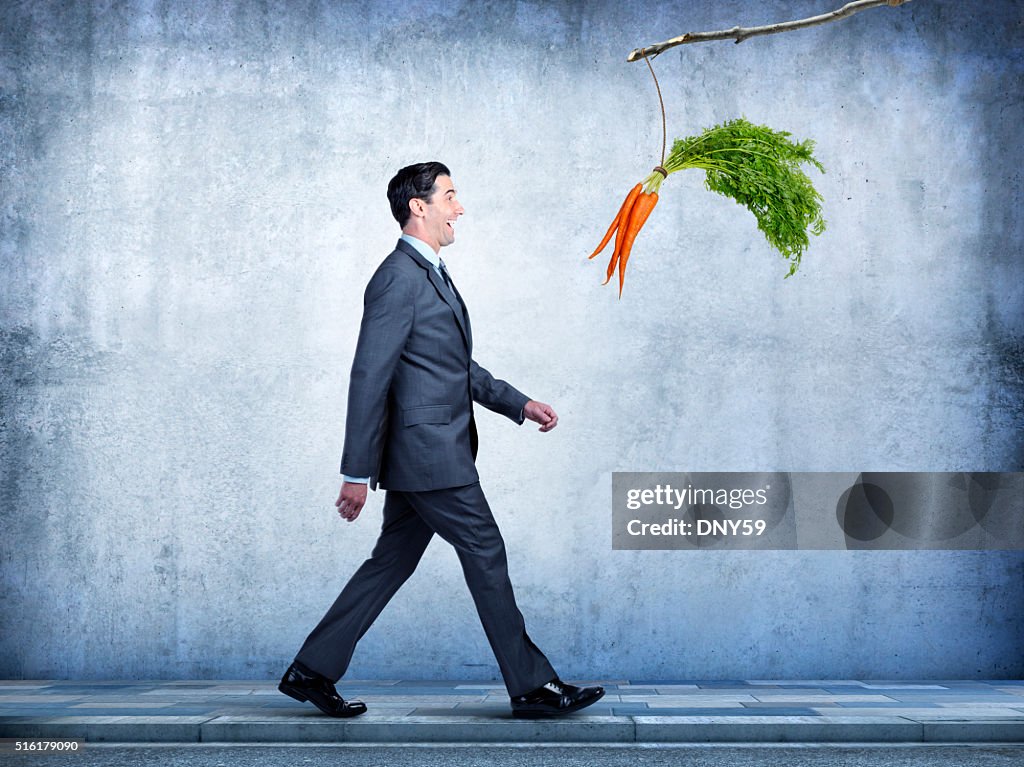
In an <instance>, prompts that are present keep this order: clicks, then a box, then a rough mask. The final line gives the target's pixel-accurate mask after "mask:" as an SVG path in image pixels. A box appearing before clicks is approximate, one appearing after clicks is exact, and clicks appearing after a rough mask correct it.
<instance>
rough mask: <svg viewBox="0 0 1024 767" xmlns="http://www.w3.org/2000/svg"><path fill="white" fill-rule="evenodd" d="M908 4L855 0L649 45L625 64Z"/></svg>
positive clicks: (895, 0) (898, 0)
mask: <svg viewBox="0 0 1024 767" xmlns="http://www.w3.org/2000/svg"><path fill="white" fill-rule="evenodd" d="M909 2H910V0H855V1H854V2H852V3H847V4H846V5H844V6H843V7H842V8H838V9H837V10H834V11H831V12H830V13H823V14H821V15H820V16H811V17H810V18H808V19H798V20H796V21H783V22H780V23H778V24H766V25H765V26H762V27H733V28H732V29H722V30H719V31H718V32H687V33H686V34H685V35H680V36H679V37H673V38H672V39H671V40H666V41H665V42H663V43H656V44H654V45H648V46H647V47H646V48H636V49H635V50H634V51H633V52H632V53H630V54H629V56H627V57H626V61H640V60H641V59H642V58H643V57H644V54H647V55H648V56H657V55H658V54H659V53H662V52H664V51H667V50H668V49H669V48H675V47H676V46H677V45H684V44H686V43H703V42H707V41H708V40H735V41H736V43H737V44H739V43H742V42H743V41H744V40H746V39H747V38H748V37H756V36H757V35H774V34H776V33H777V32H789V31H790V30H793V29H803V28H804V27H815V26H817V25H819V24H827V23H828V22H830V21H838V20H839V19H845V18H846V17H847V16H852V15H853V14H855V13H857V12H858V11H863V10H866V9H868V8H876V7H877V6H879V5H889V6H892V7H894V8H895V7H896V6H898V5H903V4H904V3H909Z"/></svg>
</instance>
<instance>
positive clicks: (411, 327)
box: [341, 240, 529, 491]
mask: <svg viewBox="0 0 1024 767" xmlns="http://www.w3.org/2000/svg"><path fill="white" fill-rule="evenodd" d="M460 299H461V297H457V296H453V295H452V292H451V291H450V290H449V289H448V286H447V285H445V282H444V280H443V279H442V278H441V277H440V275H438V273H437V271H436V270H435V269H434V267H433V266H431V264H430V262H429V261H427V260H426V259H425V258H423V256H422V255H420V254H419V253H418V252H417V251H416V249H415V248H414V247H412V246H411V245H409V244H408V243H407V242H404V241H403V240H399V241H398V244H397V245H396V247H395V250H394V251H392V252H391V254H390V255H389V256H388V257H387V258H385V259H384V261H383V262H382V263H381V265H380V266H379V267H378V268H377V271H376V272H374V274H373V277H371V278H370V282H369V284H368V285H367V286H366V292H365V294H364V296H363V320H362V324H361V325H360V328H359V341H358V343H357V344H356V353H355V358H354V360H353V362H352V375H351V378H350V380H349V389H348V416H347V419H346V422H345V447H344V450H343V452H342V458H341V472H342V473H343V474H347V475H349V476H356V477H370V487H372V488H373V489H376V488H377V486H378V484H379V485H380V486H381V487H383V488H384V489H387V490H407V491H420V490H438V489H441V488H446V487H458V486H460V485H468V484H472V483H473V482H476V481H477V480H478V479H479V475H478V474H477V471H476V466H475V463H474V461H475V460H476V452H477V434H476V422H475V420H474V417H473V402H474V401H476V402H479V403H480V404H481V405H483V406H484V407H486V408H488V409H490V410H493V411H495V412H497V413H501V414H502V415H505V416H507V417H508V418H511V419H512V420H513V421H515V422H516V423H519V424H522V422H523V416H522V410H523V407H524V406H525V404H526V403H527V402H528V401H529V398H528V397H527V396H526V395H525V394H523V393H522V392H521V391H519V390H517V389H515V388H514V387H512V386H510V385H509V384H507V383H506V382H505V381H501V380H498V379H495V378H494V377H493V376H492V375H491V374H490V373H488V372H487V371H486V370H484V369H483V368H482V367H480V366H479V365H477V364H476V363H475V362H474V361H473V357H472V352H473V335H472V332H471V330H470V325H469V315H468V312H465V311H464V309H463V305H461V304H460Z"/></svg>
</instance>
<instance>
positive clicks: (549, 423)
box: [523, 399, 558, 431]
mask: <svg viewBox="0 0 1024 767" xmlns="http://www.w3.org/2000/svg"><path fill="white" fill-rule="evenodd" d="M523 415H524V416H525V417H526V418H529V419H530V420H531V421H536V422H537V423H539V424H540V428H539V429H538V430H537V431H551V430H552V429H553V428H555V427H556V426H558V413H556V412H555V411H554V410H552V409H551V405H545V404H544V403H543V402H537V400H535V399H532V400H530V401H529V402H527V403H526V405H525V406H524V407H523Z"/></svg>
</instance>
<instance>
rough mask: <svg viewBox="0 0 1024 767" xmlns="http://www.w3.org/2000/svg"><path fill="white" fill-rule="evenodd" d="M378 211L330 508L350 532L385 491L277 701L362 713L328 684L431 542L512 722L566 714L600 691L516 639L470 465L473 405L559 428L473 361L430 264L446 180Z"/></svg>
mask: <svg viewBox="0 0 1024 767" xmlns="http://www.w3.org/2000/svg"><path fill="white" fill-rule="evenodd" d="M388 200H389V202H390V204H391V212H392V214H393V215H394V217H395V219H396V220H397V221H398V224H399V226H401V228H402V236H401V238H400V239H399V241H398V243H397V245H396V247H395V249H394V251H392V253H391V254H390V255H389V256H388V257H387V258H385V259H384V261H383V263H381V265H380V266H379V267H378V269H377V271H376V272H375V273H374V275H373V277H371V279H370V282H369V285H367V288H366V293H365V295H364V298H363V320H362V325H361V326H360V329H359V340H358V343H357V345H356V352H355V359H354V361H353V363H352V375H351V379H350V381H349V393H348V416H347V420H346V423H345V447H344V451H343V454H342V459H341V471H342V474H343V475H344V481H343V483H342V486H341V492H340V494H339V495H338V500H337V501H336V502H335V506H337V508H338V513H339V514H340V515H341V516H342V517H343V518H344V519H346V520H348V521H350V522H351V521H353V520H355V519H356V518H357V517H358V516H359V512H360V511H361V510H362V508H363V505H364V504H365V503H366V492H367V485H369V486H370V487H371V488H373V489H374V490H376V489H377V487H378V485H379V486H380V487H382V488H384V489H385V490H386V491H387V492H386V494H385V496H384V511H383V516H384V519H383V523H382V526H381V532H380V537H379V538H378V539H377V543H376V545H375V546H374V549H373V553H372V555H371V556H370V558H369V559H367V560H366V561H365V562H364V563H363V564H362V566H361V567H360V568H359V569H358V570H357V571H356V573H355V575H353V576H352V578H351V580H349V582H348V584H347V585H346V586H345V588H344V589H343V590H342V592H341V594H340V595H339V596H338V598H337V599H336V600H335V602H334V604H333V605H332V606H331V608H330V609H329V610H328V611H327V613H326V615H324V617H323V618H322V619H321V621H320V623H319V624H318V625H317V626H316V628H314V629H313V631H312V632H311V633H310V634H309V636H308V637H307V638H306V641H305V643H304V644H303V645H302V648H301V649H300V650H299V652H298V654H297V655H296V656H295V661H294V662H293V663H292V665H291V666H290V667H289V668H288V670H287V671H286V672H285V674H284V677H283V678H282V679H281V683H280V685H279V687H278V689H280V690H281V692H283V693H285V694H287V695H290V696H291V697H293V698H296V699H297V700H301V701H306V700H308V701H309V702H311V703H313V704H314V705H315V706H316V707H317V708H319V709H320V710H321V711H323V712H324V713H325V714H328V715H330V716H337V717H346V716H356V715H358V714H361V713H363V712H364V711H366V706H365V705H364V704H363V703H361V702H359V701H345V700H344V699H343V698H342V697H341V696H340V695H339V694H338V692H337V690H336V688H335V682H337V680H339V679H340V678H341V677H342V675H343V674H344V673H345V671H346V669H347V668H348V665H349V662H350V660H351V658H352V653H353V651H354V650H355V646H356V643H357V642H358V641H359V639H360V638H361V637H362V636H363V634H364V633H366V631H367V629H369V627H370V625H371V624H372V623H373V621H374V620H375V619H376V617H377V616H378V615H379V614H380V612H381V610H383V609H384V606H385V605H387V603H388V601H389V600H390V599H391V597H392V596H393V595H394V594H395V592H396V591H398V589H399V587H401V585H402V584H403V583H404V582H405V581H406V579H408V577H409V576H410V575H412V573H413V571H414V570H415V569H416V565H417V564H418V563H419V560H420V557H421V556H422V555H423V552H424V550H425V549H426V547H427V544H428V543H429V542H430V540H431V538H432V537H433V535H434V533H437V534H438V535H439V536H441V538H443V539H444V540H446V541H447V542H448V543H450V544H451V545H452V546H453V547H454V548H455V551H456V552H457V554H458V557H459V561H460V563H461V565H462V570H463V573H464V575H465V578H466V584H467V585H468V586H469V590H470V593H471V594H472V596H473V601H474V603H475V604H476V608H477V612H478V613H479V616H480V621H481V623H483V627H484V631H485V633H486V634H487V639H488V641H489V642H490V645H491V649H492V650H493V651H494V656H495V658H496V659H497V661H498V666H499V668H500V669H501V674H502V677H503V679H504V681H505V686H506V688H507V689H508V693H509V696H510V700H511V706H512V713H513V715H514V716H517V717H526V718H536V717H545V716H555V715H560V714H567V713H570V712H572V711H577V710H579V709H581V708H583V707H585V706H589V705H590V704H591V703H594V702H595V701H597V700H598V699H599V698H600V697H601V696H602V695H604V690H603V689H602V688H601V687H576V686H574V685H570V684H566V683H564V682H562V681H561V680H560V679H559V678H558V676H557V674H556V673H555V671H554V669H553V668H552V667H551V664H550V663H549V662H548V660H547V658H545V657H544V654H543V653H542V652H541V651H540V650H539V649H537V647H536V645H534V643H533V642H532V641H531V640H530V637H529V636H528V635H527V633H526V626H525V624H524V621H523V616H522V613H520V612H519V608H518V607H517V606H516V601H515V596H514V594H513V592H512V584H511V582H510V581H509V577H508V566H507V561H506V557H505V544H504V542H503V541H502V538H501V533H500V532H499V530H498V526H497V524H496V523H495V521H494V517H493V516H492V515H491V510H490V508H489V507H488V505H487V499H486V498H485V497H484V493H483V490H481V488H480V482H479V476H478V474H477V471H476V466H475V463H474V462H475V459H476V453H477V431H476V422H475V420H474V416H473V402H478V403H480V404H481V405H483V406H484V407H486V408H488V409H490V410H493V411H495V412H497V413H501V414H502V415H504V416H506V417H508V418H510V419H512V420H513V421H515V422H516V423H518V424H522V423H523V422H524V420H526V419H529V420H531V421H534V422H536V423H539V424H540V431H542V432H547V431H550V430H551V429H553V428H555V426H557V425H558V416H557V415H556V413H555V411H554V410H553V409H552V408H551V407H550V406H549V405H546V404H544V403H543V402H537V401H535V400H531V399H530V398H529V397H527V396H526V395H525V394H523V393H522V392H520V391H518V390H517V389H515V388H514V387H512V386H510V385H509V384H507V383H506V382H504V381H501V380H498V379H496V378H494V377H493V376H492V375H491V374H490V373H488V372H487V371H486V370H484V368H482V367H480V366H479V365H478V364H477V363H476V362H474V361H473V357H472V351H473V336H472V332H471V330H470V323H469V313H468V312H467V310H466V306H465V304H464V303H463V300H462V296H461V295H460V294H459V292H458V290H457V289H456V288H455V286H454V284H452V281H451V278H450V277H449V275H448V272H447V270H446V269H445V265H444V262H443V261H442V260H441V258H440V250H441V248H443V247H445V246H447V245H451V244H452V243H453V242H454V241H455V223H456V221H457V220H458V218H459V216H461V215H462V213H463V208H462V206H461V205H460V204H459V201H458V199H457V197H456V192H455V187H454V186H453V184H452V179H451V173H450V172H449V170H448V168H446V167H445V166H444V165H442V164H441V163H438V162H428V163H420V164H416V165H410V166H408V167H405V168H402V169H401V170H400V171H398V173H397V174H396V175H395V177H394V178H393V179H391V182H390V183H389V184H388Z"/></svg>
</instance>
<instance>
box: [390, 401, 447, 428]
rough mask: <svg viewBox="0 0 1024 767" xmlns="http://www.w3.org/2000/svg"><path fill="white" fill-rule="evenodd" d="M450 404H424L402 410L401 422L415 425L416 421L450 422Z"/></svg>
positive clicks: (406, 424)
mask: <svg viewBox="0 0 1024 767" xmlns="http://www.w3.org/2000/svg"><path fill="white" fill-rule="evenodd" d="M451 420H452V406H451V405H424V406H423V407H411V408H409V409H408V410H403V411H402V424H403V425H405V426H415V425H416V424H418V423H451Z"/></svg>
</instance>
